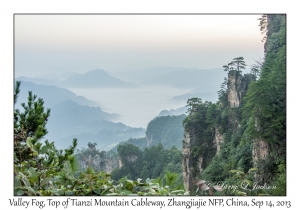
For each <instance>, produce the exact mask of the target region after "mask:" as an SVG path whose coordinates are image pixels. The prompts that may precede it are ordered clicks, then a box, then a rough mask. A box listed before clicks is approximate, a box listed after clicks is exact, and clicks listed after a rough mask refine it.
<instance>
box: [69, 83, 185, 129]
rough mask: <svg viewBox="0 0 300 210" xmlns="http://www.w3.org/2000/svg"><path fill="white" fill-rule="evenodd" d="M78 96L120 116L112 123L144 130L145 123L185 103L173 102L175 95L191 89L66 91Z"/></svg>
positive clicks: (154, 88)
mask: <svg viewBox="0 0 300 210" xmlns="http://www.w3.org/2000/svg"><path fill="white" fill-rule="evenodd" d="M68 89H69V90H70V91H72V92H74V93H75V94H77V95H81V96H84V97H86V98H87V99H89V100H93V101H96V102H98V103H99V106H100V108H101V109H102V110H103V111H105V112H108V113H117V114H119V115H121V116H120V118H119V119H118V120H115V122H122V123H124V124H126V125H129V126H131V127H143V128H146V127H147V124H148V123H149V122H150V121H151V120H152V119H153V118H154V117H156V116H157V115H158V114H159V113H160V112H161V111H162V110H170V109H177V108H179V107H183V106H185V105H186V102H185V103H184V102H174V101H171V100H170V99H171V98H172V97H174V96H178V95H181V94H185V93H187V92H189V91H191V89H180V88H174V87H168V86H161V85H160V86H143V87H138V88H68Z"/></svg>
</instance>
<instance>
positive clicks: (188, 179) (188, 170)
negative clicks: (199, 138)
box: [182, 132, 193, 191]
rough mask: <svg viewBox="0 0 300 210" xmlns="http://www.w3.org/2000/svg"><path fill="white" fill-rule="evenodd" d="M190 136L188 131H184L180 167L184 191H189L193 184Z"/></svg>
mask: <svg viewBox="0 0 300 210" xmlns="http://www.w3.org/2000/svg"><path fill="white" fill-rule="evenodd" d="M191 154H192V153H191V137H190V134H189V133H188V132H185V133H184V141H183V149H182V169H183V185H184V188H185V190H186V191H191V189H192V186H193V176H192V169H193V164H192V161H193V158H192V156H191Z"/></svg>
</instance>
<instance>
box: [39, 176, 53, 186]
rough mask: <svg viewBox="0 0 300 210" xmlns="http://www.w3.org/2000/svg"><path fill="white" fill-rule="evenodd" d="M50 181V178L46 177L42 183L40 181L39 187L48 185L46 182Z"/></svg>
mask: <svg viewBox="0 0 300 210" xmlns="http://www.w3.org/2000/svg"><path fill="white" fill-rule="evenodd" d="M50 180H51V178H50V177H47V178H45V179H43V180H42V181H41V184H40V185H41V186H43V185H45V184H48V182H49V181H50Z"/></svg>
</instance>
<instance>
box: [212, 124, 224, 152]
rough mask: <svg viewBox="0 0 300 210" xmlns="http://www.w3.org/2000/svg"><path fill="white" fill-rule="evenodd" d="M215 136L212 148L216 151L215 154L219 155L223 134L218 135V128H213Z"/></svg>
mask: <svg viewBox="0 0 300 210" xmlns="http://www.w3.org/2000/svg"><path fill="white" fill-rule="evenodd" d="M214 129H215V135H214V140H213V146H214V147H215V148H216V149H217V154H218V153H219V151H220V149H221V146H222V144H223V143H224V139H223V134H221V133H220V131H219V128H218V127H215V128H214Z"/></svg>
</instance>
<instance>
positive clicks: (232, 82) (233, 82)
mask: <svg viewBox="0 0 300 210" xmlns="http://www.w3.org/2000/svg"><path fill="white" fill-rule="evenodd" d="M241 77H242V76H241V75H240V74H238V73H237V71H234V70H231V71H229V72H228V85H227V89H228V102H229V106H230V107H231V108H237V107H239V106H240V100H241V94H240V91H239V87H240V85H241Z"/></svg>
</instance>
